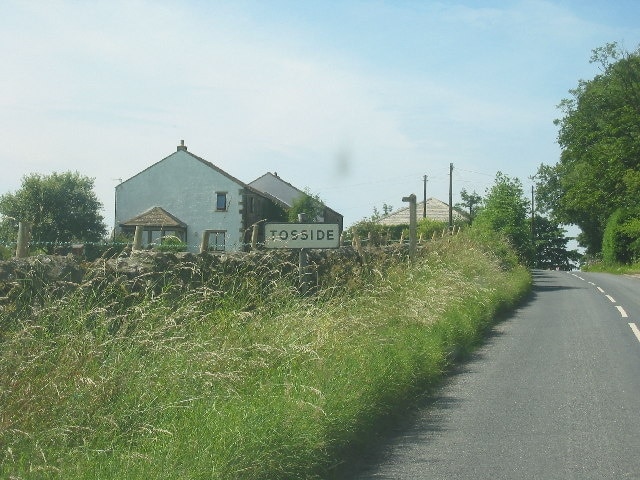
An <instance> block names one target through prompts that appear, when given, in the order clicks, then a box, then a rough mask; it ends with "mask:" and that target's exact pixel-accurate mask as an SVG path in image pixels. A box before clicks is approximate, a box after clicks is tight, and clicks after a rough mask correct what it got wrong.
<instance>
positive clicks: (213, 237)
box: [208, 230, 227, 252]
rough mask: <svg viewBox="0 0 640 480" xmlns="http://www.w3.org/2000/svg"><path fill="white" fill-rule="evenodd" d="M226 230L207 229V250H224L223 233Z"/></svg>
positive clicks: (224, 233)
mask: <svg viewBox="0 0 640 480" xmlns="http://www.w3.org/2000/svg"><path fill="white" fill-rule="evenodd" d="M226 233H227V232H225V231H224V230H209V246H208V250H209V251H214V252H224V250H225V235H226Z"/></svg>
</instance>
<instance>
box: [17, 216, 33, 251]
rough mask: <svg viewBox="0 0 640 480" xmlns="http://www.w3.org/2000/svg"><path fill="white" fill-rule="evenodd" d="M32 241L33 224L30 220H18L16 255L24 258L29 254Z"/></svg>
mask: <svg viewBox="0 0 640 480" xmlns="http://www.w3.org/2000/svg"><path fill="white" fill-rule="evenodd" d="M30 241H31V224H30V223H28V222H18V245H17V247H16V257H18V258H24V257H28V256H29V242H30Z"/></svg>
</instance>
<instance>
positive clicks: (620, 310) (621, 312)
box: [616, 305, 629, 318]
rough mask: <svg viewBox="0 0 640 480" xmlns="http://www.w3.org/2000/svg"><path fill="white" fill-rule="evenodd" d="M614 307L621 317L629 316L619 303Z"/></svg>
mask: <svg viewBox="0 0 640 480" xmlns="http://www.w3.org/2000/svg"><path fill="white" fill-rule="evenodd" d="M616 308H617V309H618V311H619V312H620V315H622V318H627V317H628V316H629V315H627V312H625V311H624V308H622V307H621V306H620V305H616Z"/></svg>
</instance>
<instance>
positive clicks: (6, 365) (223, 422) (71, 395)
mask: <svg viewBox="0 0 640 480" xmlns="http://www.w3.org/2000/svg"><path fill="white" fill-rule="evenodd" d="M507 263H508V262H507ZM505 265H506V263H505V261H504V258H501V257H496V256H495V255H494V254H492V253H491V252H489V251H487V249H486V248H484V247H482V246H480V245H478V244H476V243H474V242H473V241H472V240H470V239H468V238H465V237H463V236H459V237H455V238H453V239H452V240H451V241H442V242H440V243H434V244H430V245H429V246H428V247H427V248H425V249H424V250H423V251H422V252H421V254H420V256H419V260H418V262H417V263H416V265H415V266H413V267H410V268H409V267H407V265H406V264H402V263H398V264H397V265H396V266H386V267H385V268H383V269H380V270H376V268H373V267H375V266H372V269H371V270H370V275H369V276H367V277H366V278H363V279H360V283H359V288H357V289H354V288H343V287H341V288H334V289H332V288H326V289H325V290H323V291H322V292H320V293H319V294H318V296H315V297H313V298H300V297H299V296H298V295H296V294H295V292H294V289H293V288H292V285H291V284H290V282H289V281H288V280H287V279H282V280H280V281H278V280H274V281H273V282H271V283H269V284H267V285H265V283H264V282H257V284H260V285H262V286H261V287H260V288H255V284H254V283H253V282H252V281H251V279H250V278H247V277H245V276H238V277H237V278H236V279H235V280H234V279H230V280H229V283H228V284H224V285H216V288H215V289H214V288H212V287H207V286H203V287H199V288H198V289H195V290H187V291H185V290H180V291H176V290H173V289H172V288H171V286H167V287H165V288H164V290H163V291H162V292H161V293H159V294H158V293H157V292H154V293H153V294H148V295H145V294H141V293H138V294H136V295H137V296H136V297H135V298H131V296H130V295H128V294H126V293H122V292H120V293H118V292H117V291H114V290H113V289H111V290H109V289H106V290H105V291H104V292H102V293H101V294H100V295H94V296H91V295H87V294H86V293H81V292H76V293H74V294H72V295H69V296H66V297H64V298H63V299H62V300H60V299H58V300H52V301H51V302H49V303H47V304H45V306H44V308H41V309H38V310H37V311H33V312H31V313H30V315H29V318H23V319H21V320H20V322H19V324H18V325H19V326H17V327H13V328H11V329H9V330H8V331H6V332H5V333H4V337H3V338H2V340H1V342H2V344H1V349H2V350H1V353H0V355H1V357H0V461H1V462H2V463H1V467H0V477H2V478H11V477H14V478H25V479H26V478H61V479H62V478H64V479H75V478H78V479H79V478H82V479H100V478H102V479H112V478H128V479H138V478H139V479H145V480H149V479H160V478H174V479H181V478H184V479H187V478H189V479H194V478H202V479H308V478H330V477H331V476H332V472H333V471H334V470H335V468H336V466H337V465H339V463H340V462H341V460H342V459H343V458H344V456H345V455H346V452H349V451H353V449H354V448H355V449H357V448H358V447H363V446H366V445H367V441H368V440H367V439H368V438H371V434H372V433H374V432H375V431H376V430H377V429H378V428H379V427H380V425H381V424H382V423H383V420H384V419H385V418H389V415H391V414H393V413H394V412H395V411H397V410H398V408H399V407H401V406H405V405H407V404H408V403H410V402H411V400H412V399H413V398H415V397H416V396H417V395H418V394H419V393H420V392H423V391H424V390H425V389H426V388H428V387H429V386H430V385H433V384H435V383H436V382H437V380H438V379H439V378H440V377H441V375H442V374H443V372H444V371H445V370H446V369H447V367H448V365H450V362H451V361H452V359H453V358H454V357H455V356H458V355H460V354H464V352H466V351H469V350H470V349H471V348H473V346H474V345H475V344H476V343H477V341H478V339H479V338H480V337H481V334H482V332H483V331H484V330H485V329H486V328H487V327H488V326H490V325H491V324H492V322H493V321H494V318H495V315H496V313H497V312H498V311H499V310H502V309H506V308H509V307H510V306H512V305H513V304H514V302H516V301H517V299H519V298H521V297H522V295H523V294H524V293H525V292H526V291H527V290H528V288H529V285H530V276H529V273H528V272H527V271H526V270H525V269H523V268H521V267H513V268H505ZM343 283H344V282H343ZM114 288H115V287H114ZM116 290H117V289H116ZM118 295H128V296H127V298H125V299H123V298H120V297H119V296H118ZM124 300H126V301H124ZM121 305H127V306H128V308H126V309H125V308H122V307H121ZM0 320H5V321H8V319H6V318H5V319H1V318H0Z"/></svg>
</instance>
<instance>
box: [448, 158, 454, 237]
mask: <svg viewBox="0 0 640 480" xmlns="http://www.w3.org/2000/svg"><path fill="white" fill-rule="evenodd" d="M451 230H453V163H450V164H449V231H451Z"/></svg>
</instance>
